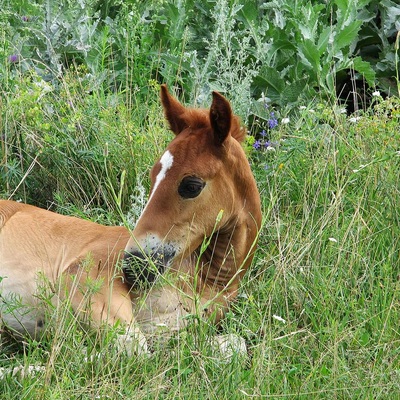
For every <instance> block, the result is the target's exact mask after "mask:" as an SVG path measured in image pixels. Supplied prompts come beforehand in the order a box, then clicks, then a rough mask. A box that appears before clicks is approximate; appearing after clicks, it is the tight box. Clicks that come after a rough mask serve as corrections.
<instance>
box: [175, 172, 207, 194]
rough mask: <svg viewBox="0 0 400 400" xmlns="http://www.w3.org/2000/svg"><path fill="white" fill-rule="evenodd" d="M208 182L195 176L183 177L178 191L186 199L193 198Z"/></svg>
mask: <svg viewBox="0 0 400 400" xmlns="http://www.w3.org/2000/svg"><path fill="white" fill-rule="evenodd" d="M205 185H206V183H205V182H204V181H203V180H202V179H200V178H197V177H195V176H187V177H186V178H183V179H182V182H181V183H180V185H179V188H178V193H179V195H180V196H181V197H183V198H184V199H193V198H195V197H197V196H198V195H199V194H200V192H201V191H202V190H203V188H204V186H205Z"/></svg>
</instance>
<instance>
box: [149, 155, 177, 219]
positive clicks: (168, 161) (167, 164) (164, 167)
mask: <svg viewBox="0 0 400 400" xmlns="http://www.w3.org/2000/svg"><path fill="white" fill-rule="evenodd" d="M173 163H174V156H173V155H172V153H171V152H170V151H169V150H167V151H166V152H165V153H164V154H163V155H162V157H161V158H160V164H161V169H160V172H159V173H158V174H157V177H156V181H155V182H154V187H153V191H152V192H151V195H150V197H149V200H148V201H147V204H146V206H145V207H144V210H143V211H142V215H143V214H144V212H145V211H146V208H147V206H148V205H149V203H150V201H151V199H152V197H153V196H154V193H155V192H156V190H157V188H158V186H159V185H160V183H161V181H162V180H163V179H164V178H165V175H166V174H167V171H168V170H169V169H170V168H171V167H172V164H173Z"/></svg>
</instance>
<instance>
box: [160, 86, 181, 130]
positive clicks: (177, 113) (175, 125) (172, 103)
mask: <svg viewBox="0 0 400 400" xmlns="http://www.w3.org/2000/svg"><path fill="white" fill-rule="evenodd" d="M161 103H162V105H163V107H164V113H165V117H166V118H167V121H168V123H169V126H170V128H171V131H172V132H174V133H175V135H178V134H179V133H181V132H182V131H183V130H184V129H185V128H187V123H186V121H185V120H184V119H183V118H182V115H183V114H184V113H185V111H186V109H185V107H184V106H183V105H182V104H181V103H179V101H178V100H177V99H175V97H173V96H171V95H170V93H169V92H168V89H167V85H165V84H163V85H161Z"/></svg>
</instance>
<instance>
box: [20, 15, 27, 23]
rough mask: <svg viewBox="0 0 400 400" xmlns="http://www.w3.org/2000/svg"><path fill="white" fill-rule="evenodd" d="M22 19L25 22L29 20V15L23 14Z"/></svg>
mask: <svg viewBox="0 0 400 400" xmlns="http://www.w3.org/2000/svg"><path fill="white" fill-rule="evenodd" d="M21 20H22V21H24V22H29V17H27V16H26V15H23V16H22V17H21Z"/></svg>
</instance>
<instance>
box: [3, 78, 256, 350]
mask: <svg viewBox="0 0 400 400" xmlns="http://www.w3.org/2000/svg"><path fill="white" fill-rule="evenodd" d="M161 101H162V104H163V107H164V112H165V116H166V118H167V120H168V122H169V125H170V128H171V130H172V132H173V133H174V134H175V138H174V139H173V140H172V141H171V142H170V144H169V145H168V147H167V149H166V151H165V152H164V154H163V155H162V156H161V158H160V159H159V160H158V161H157V162H156V164H155V165H154V166H153V168H152V170H151V182H152V186H151V192H150V197H149V199H148V202H147V204H146V206H145V208H144V210H143V213H142V215H141V216H140V218H139V220H138V222H137V224H136V227H135V229H134V230H133V232H129V231H128V230H127V229H126V228H125V227H107V226H102V225H98V224H95V223H93V222H89V221H85V220H80V219H77V218H73V217H67V216H63V215H59V214H55V213H53V212H50V211H46V210H42V209H39V208H36V207H33V206H30V205H26V204H21V203H16V202H12V201H7V200H2V201H0V321H2V323H3V324H4V325H5V326H7V327H8V328H9V329H11V330H13V331H15V332H17V333H20V334H24V333H28V334H30V335H33V336H35V335H36V333H37V332H38V331H40V330H41V328H42V327H43V325H44V323H45V321H44V315H43V313H41V311H40V307H38V300H37V298H38V296H37V294H38V292H39V291H40V290H41V288H40V286H41V284H43V279H44V280H45V281H46V283H47V284H48V283H49V284H50V285H49V286H50V288H52V290H53V301H54V302H57V300H58V299H59V298H62V297H64V296H65V294H66V295H67V296H68V298H69V301H70V303H71V305H72V308H73V310H74V312H75V313H76V314H78V315H79V316H80V317H81V318H83V319H87V316H88V315H89V316H90V321H91V322H92V323H94V324H95V325H97V326H100V325H101V324H103V323H108V324H111V325H112V324H115V323H117V322H119V323H123V324H124V325H125V326H126V332H125V334H123V335H120V337H119V338H118V340H120V341H121V344H122V345H123V346H124V347H125V348H126V349H127V350H128V351H131V350H132V349H133V348H134V347H135V348H136V350H138V351H139V352H141V351H143V352H146V351H147V344H146V338H145V336H144V334H143V332H145V333H146V332H154V331H156V330H157V329H158V327H159V326H162V327H168V328H169V329H171V330H176V329H180V328H181V327H182V326H183V325H184V321H185V318H183V317H184V316H185V315H188V314H193V313H201V314H202V315H204V316H207V317H209V318H212V320H213V321H215V322H217V321H218V320H219V319H220V318H221V317H222V316H223V314H224V311H225V310H226V308H227V307H228V305H229V303H230V302H231V301H232V300H233V299H234V298H235V296H236V294H237V290H238V285H239V282H240V279H241V278H242V276H243V274H244V272H245V271H246V269H247V268H248V266H249V265H250V263H251V260H252V258H253V254H254V251H255V247H256V242H257V236H258V230H259V229H260V226H261V211H260V199H259V194H258V190H257V187H256V183H255V180H254V178H253V175H252V173H251V170H250V166H249V164H248V161H247V159H246V156H245V153H244V151H243V149H242V147H241V144H240V142H241V141H242V140H243V138H244V136H245V130H244V129H243V128H242V127H241V126H240V123H239V119H238V117H236V116H235V115H233V114H232V111H231V107H230V104H229V102H228V101H227V100H226V99H225V98H224V97H223V96H222V95H220V94H219V93H217V92H214V93H213V101H212V105H211V108H210V110H209V111H208V110H204V109H192V108H186V107H184V106H183V105H182V104H181V103H179V102H178V101H177V100H176V99H175V98H174V97H172V96H171V95H170V94H169V92H168V90H167V88H166V86H165V85H163V86H162V87H161ZM121 260H122V262H121ZM121 265H122V268H121ZM155 278H158V279H157V280H156V282H154V284H153V285H151V286H150V287H146V285H143V284H142V283H146V282H147V283H149V282H151V281H154V280H155ZM93 281H95V282H97V283H98V284H99V285H98V288H97V290H95V291H93V290H91V292H90V294H88V290H87V287H88V282H93ZM60 282H62V284H61V285H60V284H59V283H60ZM16 299H17V300H18V304H19V305H20V307H13V306H12V304H13V302H15V300H16ZM132 341H133V342H134V343H133V344H130V342H132ZM133 345H134V346H133Z"/></svg>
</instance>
